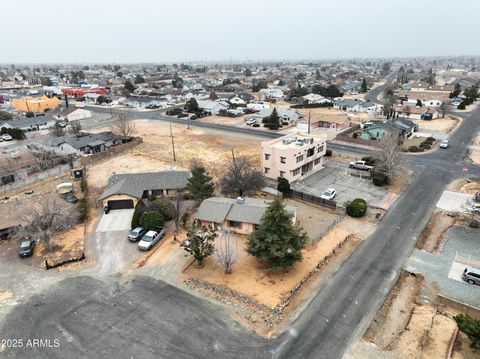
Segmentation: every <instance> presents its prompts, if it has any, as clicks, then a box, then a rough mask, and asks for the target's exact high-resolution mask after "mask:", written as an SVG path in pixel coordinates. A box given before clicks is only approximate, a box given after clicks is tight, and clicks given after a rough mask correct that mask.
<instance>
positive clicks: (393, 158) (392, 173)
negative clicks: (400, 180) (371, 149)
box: [375, 134, 404, 178]
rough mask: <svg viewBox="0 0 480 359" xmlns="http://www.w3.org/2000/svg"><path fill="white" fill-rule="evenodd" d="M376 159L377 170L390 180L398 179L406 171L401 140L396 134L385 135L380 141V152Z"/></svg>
mask: <svg viewBox="0 0 480 359" xmlns="http://www.w3.org/2000/svg"><path fill="white" fill-rule="evenodd" d="M375 158H376V160H377V163H378V166H377V170H378V171H380V172H382V173H384V174H385V175H386V176H387V177H389V178H394V177H396V176H397V175H398V174H399V173H401V172H402V170H403V169H404V162H403V158H402V156H401V149H400V143H399V138H398V136H397V135H396V134H392V135H390V136H389V135H385V136H384V137H383V138H382V139H381V140H380V146H379V150H378V151H377V153H376V155H375Z"/></svg>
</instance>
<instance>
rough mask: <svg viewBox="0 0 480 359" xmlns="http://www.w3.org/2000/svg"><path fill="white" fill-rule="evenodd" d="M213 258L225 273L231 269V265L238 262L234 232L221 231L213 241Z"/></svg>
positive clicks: (228, 272)
mask: <svg viewBox="0 0 480 359" xmlns="http://www.w3.org/2000/svg"><path fill="white" fill-rule="evenodd" d="M215 242H216V243H215V260H216V262H217V263H218V264H220V265H221V266H222V267H223V269H224V271H225V273H226V274H230V273H232V271H233V265H234V264H236V263H238V261H239V257H238V248H237V242H236V241H235V238H234V234H233V233H232V232H230V231H227V232H223V233H222V235H221V237H220V238H219V239H217V240H216V241H215Z"/></svg>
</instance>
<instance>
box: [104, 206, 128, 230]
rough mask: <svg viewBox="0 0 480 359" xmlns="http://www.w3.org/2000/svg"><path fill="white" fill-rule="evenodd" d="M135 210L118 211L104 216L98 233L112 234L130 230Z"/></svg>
mask: <svg viewBox="0 0 480 359" xmlns="http://www.w3.org/2000/svg"><path fill="white" fill-rule="evenodd" d="M133 212H135V210H134V209H116V210H112V211H110V212H109V213H108V214H103V216H102V218H101V219H100V222H99V223H98V226H97V230H96V232H111V231H125V230H129V229H130V226H131V223H132V216H133Z"/></svg>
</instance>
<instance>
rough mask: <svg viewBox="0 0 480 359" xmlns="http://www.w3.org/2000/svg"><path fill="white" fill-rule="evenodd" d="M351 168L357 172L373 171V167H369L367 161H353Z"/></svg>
mask: <svg viewBox="0 0 480 359" xmlns="http://www.w3.org/2000/svg"><path fill="white" fill-rule="evenodd" d="M350 168H355V169H357V170H362V171H371V170H373V166H369V165H367V163H366V162H365V161H352V162H350Z"/></svg>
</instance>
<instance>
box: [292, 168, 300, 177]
mask: <svg viewBox="0 0 480 359" xmlns="http://www.w3.org/2000/svg"><path fill="white" fill-rule="evenodd" d="M299 174H300V168H297V169H294V170H293V175H294V176H298V175H299Z"/></svg>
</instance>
